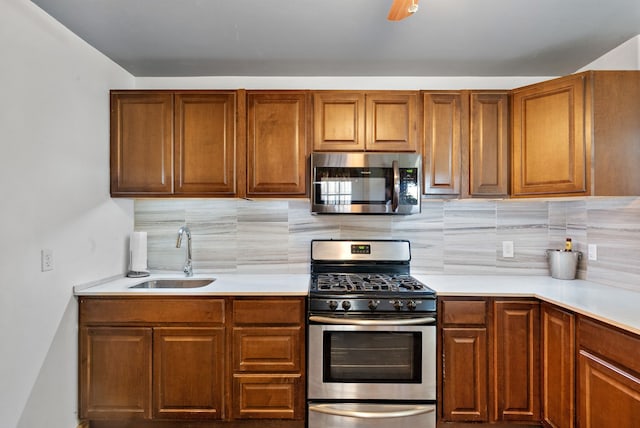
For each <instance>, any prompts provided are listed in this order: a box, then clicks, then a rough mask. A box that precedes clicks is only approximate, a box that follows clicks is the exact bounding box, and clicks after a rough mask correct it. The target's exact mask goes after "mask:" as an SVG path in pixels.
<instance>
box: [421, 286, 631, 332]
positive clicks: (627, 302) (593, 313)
mask: <svg viewBox="0 0 640 428" xmlns="http://www.w3.org/2000/svg"><path fill="white" fill-rule="evenodd" d="M413 276H414V277H416V278H417V279H418V280H420V281H422V282H423V283H425V284H427V285H428V286H429V287H431V288H433V289H434V290H436V292H437V293H438V295H439V296H498V297H536V298H538V299H540V300H542V301H545V302H549V303H553V304H556V305H558V306H561V307H563V308H565V309H568V310H570V311H573V312H575V313H579V314H582V315H587V316H589V317H592V318H594V319H597V320H600V321H604V322H606V323H608V324H611V325H614V326H617V327H620V328H622V329H624V330H627V331H630V332H633V333H636V334H640V293H638V292H635V291H631V290H626V289H624V288H618V287H610V286H607V285H602V284H597V283H594V282H590V281H582V280H578V279H576V280H560V279H553V278H551V277H549V276H493V275H487V276H482V275H413Z"/></svg>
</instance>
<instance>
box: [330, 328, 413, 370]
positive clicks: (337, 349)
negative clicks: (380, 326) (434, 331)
mask: <svg viewBox="0 0 640 428" xmlns="http://www.w3.org/2000/svg"><path fill="white" fill-rule="evenodd" d="M421 350H422V335H421V334H420V332H384V331H375V332H374V331H367V332H363V331H359V332H353V331H325V332H324V356H325V359H324V381H325V382H350V383H353V382H358V383H392V382H394V383H398V382H401V383H420V382H422V373H421V359H422V355H421V353H422V352H421Z"/></svg>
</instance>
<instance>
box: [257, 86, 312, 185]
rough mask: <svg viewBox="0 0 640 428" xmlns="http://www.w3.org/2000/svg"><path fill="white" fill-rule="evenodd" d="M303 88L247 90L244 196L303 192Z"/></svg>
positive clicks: (305, 95) (305, 101)
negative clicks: (296, 89)
mask: <svg viewBox="0 0 640 428" xmlns="http://www.w3.org/2000/svg"><path fill="white" fill-rule="evenodd" d="M308 98H309V95H308V93H307V92H306V91H280V92H262V91H256V92H252V91H247V174H248V176H247V196H249V197H254V196H275V195H280V196H305V195H306V193H307V186H306V181H307V170H308V168H307V156H308V154H309V153H308V152H309V150H308V147H307V121H308V118H307V115H308V112H309V107H308V105H307V104H308Z"/></svg>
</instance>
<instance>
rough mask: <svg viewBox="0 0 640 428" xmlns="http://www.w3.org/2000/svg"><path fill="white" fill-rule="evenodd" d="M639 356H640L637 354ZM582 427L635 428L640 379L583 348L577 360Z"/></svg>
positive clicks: (639, 402) (637, 414)
mask: <svg viewBox="0 0 640 428" xmlns="http://www.w3.org/2000/svg"><path fill="white" fill-rule="evenodd" d="M636 355H637V354H636ZM578 369H579V375H578V376H579V378H580V383H579V385H580V391H579V397H580V398H579V400H578V412H579V420H578V425H579V426H580V428H600V427H616V428H636V427H637V426H638V418H639V417H640V378H638V377H637V374H636V375H634V374H631V373H629V372H627V371H626V370H624V369H622V368H621V367H619V366H617V365H616V364H613V363H611V362H609V361H607V360H605V359H602V358H599V357H598V356H596V355H593V354H591V353H590V352H588V351H586V350H583V349H581V350H580V353H579V357H578Z"/></svg>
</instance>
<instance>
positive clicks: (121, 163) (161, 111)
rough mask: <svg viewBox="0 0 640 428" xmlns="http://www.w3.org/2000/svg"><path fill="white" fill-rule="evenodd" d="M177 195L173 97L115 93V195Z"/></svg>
mask: <svg viewBox="0 0 640 428" xmlns="http://www.w3.org/2000/svg"><path fill="white" fill-rule="evenodd" d="M172 191H173V94H171V93H165V92H160V93H158V92H111V194H112V195H114V196H125V195H130V194H149V195H162V194H170V193H171V192H172Z"/></svg>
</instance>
